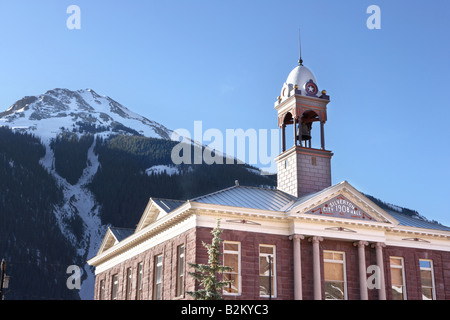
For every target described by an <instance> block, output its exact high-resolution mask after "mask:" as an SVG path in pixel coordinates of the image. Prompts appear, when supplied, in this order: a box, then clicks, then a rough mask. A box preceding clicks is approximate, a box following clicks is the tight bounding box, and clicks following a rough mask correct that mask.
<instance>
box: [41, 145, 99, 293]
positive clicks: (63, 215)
mask: <svg viewBox="0 0 450 320" xmlns="http://www.w3.org/2000/svg"><path fill="white" fill-rule="evenodd" d="M95 144H96V139H94V142H93V144H92V146H91V147H90V148H89V150H88V157H87V166H86V168H85V169H84V171H83V174H82V176H81V177H80V179H79V180H78V182H77V183H76V184H75V185H72V184H70V183H69V182H67V181H66V179H64V178H63V177H61V176H60V175H59V174H58V173H57V172H56V170H55V166H54V163H55V156H54V153H53V150H52V149H51V147H50V144H49V143H46V144H45V148H46V153H45V156H44V157H43V158H42V159H41V160H40V163H41V165H42V166H43V167H44V168H45V169H47V171H48V172H49V173H51V174H52V175H53V176H54V177H55V179H56V181H57V183H58V184H59V186H60V188H61V189H62V190H63V194H64V202H63V204H62V205H60V206H58V207H55V208H54V213H55V216H56V218H57V221H58V224H59V228H60V230H61V232H62V234H64V235H65V236H66V238H67V239H68V240H69V241H70V242H71V243H72V245H73V246H74V247H75V248H78V251H77V252H78V255H79V257H80V258H81V259H82V261H86V260H87V259H88V258H90V257H93V256H94V255H95V254H96V253H97V250H98V248H99V247H100V244H101V242H102V240H103V236H104V234H105V232H106V230H107V226H104V225H102V224H101V220H100V217H99V211H100V208H99V206H98V204H97V203H96V201H95V198H94V196H93V194H92V193H91V192H90V191H89V189H88V188H87V187H86V185H87V184H88V183H89V182H90V181H91V180H92V178H93V177H94V175H95V174H96V172H97V170H98V168H99V165H100V164H99V161H98V156H97V155H96V154H95V153H94V148H95ZM74 219H81V222H82V225H83V228H82V235H81V237H80V235H78V234H75V233H74V232H73V228H72V227H71V226H70V221H73V220H74ZM80 267H81V269H83V270H84V274H85V275H86V277H87V278H86V279H85V280H84V281H83V282H82V284H81V289H80V291H79V295H80V298H81V299H83V300H91V299H93V297H94V296H93V293H94V284H95V275H94V272H93V270H92V268H91V267H90V266H89V265H88V264H87V263H85V265H83V266H80Z"/></svg>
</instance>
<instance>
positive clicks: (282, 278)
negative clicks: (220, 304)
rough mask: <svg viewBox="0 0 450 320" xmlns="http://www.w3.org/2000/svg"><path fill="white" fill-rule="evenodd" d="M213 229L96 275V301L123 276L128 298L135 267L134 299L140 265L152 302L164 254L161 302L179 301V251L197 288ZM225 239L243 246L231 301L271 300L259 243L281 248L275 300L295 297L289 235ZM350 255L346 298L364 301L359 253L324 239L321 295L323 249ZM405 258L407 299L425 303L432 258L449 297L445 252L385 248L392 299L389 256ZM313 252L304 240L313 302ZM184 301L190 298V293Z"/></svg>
mask: <svg viewBox="0 0 450 320" xmlns="http://www.w3.org/2000/svg"><path fill="white" fill-rule="evenodd" d="M211 230H212V229H211V228H203V227H198V228H193V229H190V230H188V231H186V232H184V233H182V234H180V235H178V236H176V237H174V238H172V239H170V240H167V241H166V242H164V243H161V244H159V245H156V246H155V247H153V248H150V249H149V250H147V251H145V252H143V253H141V254H139V255H137V256H135V257H133V258H131V259H129V260H127V261H125V262H123V263H121V264H119V265H116V266H114V267H113V268H111V269H109V270H107V271H105V272H103V273H100V274H98V275H97V276H96V285H95V299H99V297H98V294H99V283H100V280H102V279H103V280H105V299H110V298H111V289H112V283H111V280H112V276H113V275H114V274H118V275H119V287H118V296H117V299H125V294H126V293H125V291H126V290H125V289H126V281H125V279H126V272H127V271H126V270H127V268H129V267H131V268H132V271H133V280H132V296H131V298H132V299H135V298H136V284H137V282H136V280H137V266H138V264H139V263H140V262H143V264H144V268H143V270H144V274H143V290H142V299H152V297H153V279H154V259H155V256H157V255H159V254H163V257H164V259H163V275H162V281H163V285H162V298H163V299H174V298H176V278H177V277H176V270H177V268H176V262H177V247H178V246H179V245H181V244H184V245H185V277H184V281H185V290H186V291H193V290H197V289H198V287H195V281H194V279H193V278H192V277H191V276H189V275H187V271H193V269H192V268H188V263H189V262H192V263H207V261H208V254H207V251H206V249H205V248H204V247H203V245H202V242H206V243H211V240H212V235H211ZM221 238H222V239H223V240H225V241H236V242H240V243H241V277H242V279H241V284H242V294H241V295H239V296H230V295H225V298H226V299H247V300H257V299H267V298H266V297H263V298H261V297H260V296H259V245H260V244H265V245H274V246H276V282H277V283H276V291H277V297H276V298H274V299H279V300H290V299H293V298H294V287H293V286H294V284H293V277H294V273H293V252H292V250H293V243H292V241H291V240H289V238H288V236H282V235H269V234H264V233H253V232H245V231H236V230H224V231H223V233H222V235H221ZM324 250H331V251H341V252H345V266H346V277H347V295H348V299H349V300H359V299H360V289H359V269H358V268H359V264H358V249H357V247H355V246H354V245H353V242H351V241H336V240H331V239H324V240H323V241H322V242H320V255H321V256H320V261H321V279H322V297H324V270H323V251H324ZM390 256H396V257H403V258H404V264H405V282H406V290H407V298H408V300H413V299H422V297H421V279H420V267H419V259H431V260H433V267H434V279H435V287H436V297H437V299H439V300H443V299H450V253H449V252H442V251H432V250H425V249H414V248H404V247H386V248H384V249H383V259H384V271H385V284H386V294H387V299H388V300H389V299H392V292H391V277H390V264H389V257H390ZM312 257H313V250H312V243H311V242H309V241H308V239H307V238H305V239H303V240H301V261H302V282H303V286H302V291H303V299H305V300H312V299H313V297H314V293H313V288H314V286H313V262H312ZM365 257H366V267H367V266H369V265H376V251H375V249H374V248H371V247H370V246H366V247H365ZM368 293H369V299H370V300H377V299H378V290H376V289H372V290H368ZM183 298H184V299H191V297H190V296H188V295H185V296H184V297H183Z"/></svg>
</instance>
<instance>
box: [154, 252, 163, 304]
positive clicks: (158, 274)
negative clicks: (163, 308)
mask: <svg viewBox="0 0 450 320" xmlns="http://www.w3.org/2000/svg"><path fill="white" fill-rule="evenodd" d="M162 258H163V256H162V254H160V255H159V256H156V257H155V276H154V277H155V278H154V281H153V300H161V285H162V265H163V259H162Z"/></svg>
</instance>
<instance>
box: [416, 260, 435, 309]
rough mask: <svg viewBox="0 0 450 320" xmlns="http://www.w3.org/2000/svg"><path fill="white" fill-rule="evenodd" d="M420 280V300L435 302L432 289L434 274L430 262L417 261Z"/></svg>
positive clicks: (433, 289)
mask: <svg viewBox="0 0 450 320" xmlns="http://www.w3.org/2000/svg"><path fill="white" fill-rule="evenodd" d="M419 265H420V279H421V282H422V299H423V300H436V291H435V288H434V272H433V261H432V260H425V259H420V260H419Z"/></svg>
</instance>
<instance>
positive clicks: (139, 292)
mask: <svg viewBox="0 0 450 320" xmlns="http://www.w3.org/2000/svg"><path fill="white" fill-rule="evenodd" d="M143 272H144V270H143V265H142V262H140V263H139V264H138V275H137V283H136V288H137V289H136V291H137V292H136V300H141V299H142V273H143Z"/></svg>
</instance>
